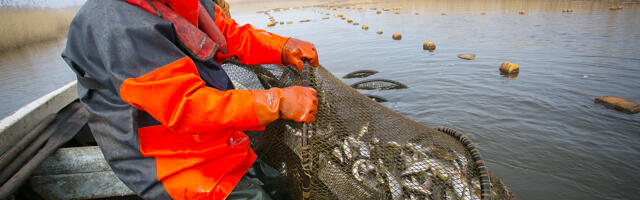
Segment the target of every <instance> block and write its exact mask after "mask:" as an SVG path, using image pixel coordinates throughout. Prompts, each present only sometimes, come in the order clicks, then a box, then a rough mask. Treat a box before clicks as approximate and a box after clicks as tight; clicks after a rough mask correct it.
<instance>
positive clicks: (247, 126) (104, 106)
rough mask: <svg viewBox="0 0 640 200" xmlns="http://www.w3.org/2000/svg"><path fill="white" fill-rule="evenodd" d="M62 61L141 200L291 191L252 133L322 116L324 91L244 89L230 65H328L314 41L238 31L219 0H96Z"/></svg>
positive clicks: (79, 19)
mask: <svg viewBox="0 0 640 200" xmlns="http://www.w3.org/2000/svg"><path fill="white" fill-rule="evenodd" d="M62 57H63V58H64V60H65V61H66V62H67V63H68V65H69V66H70V67H71V68H72V70H73V71H74V72H75V73H76V74H77V78H78V83H79V84H78V95H79V99H80V101H81V102H82V103H83V104H84V105H85V107H86V109H87V111H88V112H89V127H90V128H91V131H92V132H93V135H94V137H95V139H96V142H97V143H98V145H99V146H100V149H101V150H102V153H103V154H104V157H105V158H106V160H107V162H108V163H109V165H110V166H111V169H112V170H113V171H114V172H115V174H116V175H117V176H118V178H120V180H122V182H124V183H125V185H127V186H128V187H129V188H130V189H131V190H132V191H134V192H135V193H136V194H137V195H138V196H140V197H142V198H144V199H225V198H229V199H234V198H245V199H269V198H270V197H272V198H274V199H280V198H286V196H288V194H286V188H287V187H286V186H283V182H282V178H281V176H280V177H278V176H272V175H273V174H274V173H275V174H277V173H278V172H277V170H275V169H273V168H271V167H268V166H266V165H264V164H263V163H262V162H259V160H256V154H255V153H254V152H253V150H252V149H251V148H250V146H249V138H248V137H247V135H245V133H244V132H243V131H249V130H263V129H264V128H265V126H266V125H267V124H269V123H271V122H273V121H274V120H276V119H279V118H281V119H288V120H293V121H297V122H306V123H309V122H312V121H314V120H315V114H316V107H317V99H316V91H315V90H313V89H311V88H305V87H298V86H293V87H287V88H271V89H268V90H248V91H247V90H235V89H234V86H233V84H232V83H231V81H230V79H229V77H228V76H227V74H226V72H225V71H224V70H223V68H222V67H221V65H220V63H221V62H223V61H225V60H227V59H229V58H232V57H235V58H236V59H237V60H238V61H239V62H241V63H244V64H247V65H254V64H281V65H283V66H289V65H293V66H295V67H296V68H298V70H300V69H301V68H302V66H303V61H305V60H306V61H309V62H310V63H311V65H312V66H317V65H318V54H317V52H316V49H315V47H314V45H313V44H311V43H309V42H305V41H301V40H298V39H294V38H288V37H283V36H279V35H276V34H273V33H270V32H267V31H264V30H259V29H256V28H254V27H252V26H251V25H242V26H240V25H238V24H237V23H236V22H235V21H234V20H233V19H231V18H229V17H227V16H226V15H225V14H224V12H223V11H222V10H221V8H220V7H219V6H217V5H216V2H214V0H199V1H198V0H126V1H117V0H89V1H87V2H86V3H85V5H84V6H83V7H82V8H81V9H80V10H79V11H78V13H77V15H76V17H75V18H74V19H73V21H72V23H71V27H70V28H69V35H68V40H67V46H66V49H65V50H64V52H63V53H62ZM265 174H266V175H265ZM270 174H271V175H270ZM267 175H268V176H269V177H271V179H266V178H265V176H267ZM274 183H276V184H275V185H274ZM260 186H262V187H260Z"/></svg>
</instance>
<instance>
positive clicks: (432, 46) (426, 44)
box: [422, 41, 436, 51]
mask: <svg viewBox="0 0 640 200" xmlns="http://www.w3.org/2000/svg"><path fill="white" fill-rule="evenodd" d="M422 49H424V50H429V51H433V50H436V43H433V42H430V41H426V42H424V43H422Z"/></svg>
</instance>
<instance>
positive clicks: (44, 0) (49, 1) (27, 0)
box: [0, 0, 86, 8]
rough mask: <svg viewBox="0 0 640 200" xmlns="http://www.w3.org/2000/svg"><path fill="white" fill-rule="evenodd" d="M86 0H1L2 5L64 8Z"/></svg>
mask: <svg viewBox="0 0 640 200" xmlns="http://www.w3.org/2000/svg"><path fill="white" fill-rule="evenodd" d="M85 1H86V0H0V6H10V7H46V8H64V7H73V6H81V5H82V4H83V3H84V2H85Z"/></svg>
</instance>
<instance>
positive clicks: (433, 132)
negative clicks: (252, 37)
mask: <svg viewBox="0 0 640 200" xmlns="http://www.w3.org/2000/svg"><path fill="white" fill-rule="evenodd" d="M222 66H223V68H224V69H225V71H226V72H227V74H228V75H229V77H230V78H231V79H232V80H233V83H234V85H236V88H243V89H268V88H270V87H287V86H293V85H301V76H300V74H299V73H298V71H297V70H296V69H294V68H291V67H288V68H285V67H282V66H278V65H258V66H247V65H243V64H240V63H238V62H236V61H228V62H226V63H224V64H223V65H222ZM309 79H310V86H311V87H313V88H314V89H316V91H317V95H318V112H317V115H316V121H314V122H313V123H312V124H311V125H310V129H309V133H310V136H309V137H308V141H309V144H308V145H309V147H308V148H307V149H309V150H310V151H311V152H310V156H311V158H312V159H311V162H310V163H309V166H307V167H308V168H309V170H310V171H309V172H308V173H310V175H311V177H312V179H311V186H310V188H309V189H310V199H392V200H396V199H469V200H473V199H516V197H515V195H514V194H513V193H512V192H511V190H510V189H509V187H507V186H506V185H505V184H504V183H502V181H501V180H500V179H499V178H498V177H496V176H495V175H494V174H493V173H491V171H490V170H489V169H488V168H487V167H486V165H485V164H484V160H482V157H481V156H480V153H479V151H478V149H477V148H476V147H475V146H473V144H472V143H471V140H470V139H469V138H468V137H466V136H465V135H464V134H462V133H461V132H459V131H456V130H453V129H450V128H445V127H440V128H437V129H434V128H431V127H427V126H425V125H423V124H420V123H417V122H415V121H413V120H411V119H409V118H407V117H405V116H402V115H400V114H398V113H396V112H395V111H393V110H390V109H389V108H387V107H384V106H382V105H381V104H379V103H376V102H375V101H372V100H371V99H370V98H369V97H367V96H365V95H362V94H361V93H359V92H358V91H356V90H354V89H353V88H351V87H350V86H348V85H346V84H345V83H343V82H342V81H340V80H339V79H338V78H336V77H335V76H333V75H332V74H331V73H330V72H328V71H327V70H326V69H325V68H323V67H322V66H319V67H317V68H313V69H311V70H310V73H309ZM250 137H251V146H252V148H253V149H254V151H255V152H256V153H257V154H258V156H259V157H260V159H262V160H263V161H265V162H266V163H268V164H269V165H271V166H272V167H274V168H276V169H278V170H279V172H280V173H281V174H282V176H283V177H284V178H285V180H286V182H287V183H288V184H287V187H288V189H289V191H290V192H291V198H292V199H302V193H303V189H304V188H302V186H303V184H302V183H303V181H305V175H304V172H303V170H302V167H303V166H302V163H301V142H300V141H301V137H302V124H301V123H296V122H292V121H289V120H276V121H275V122H273V123H271V124H269V125H268V126H267V128H266V129H265V131H264V133H262V134H252V135H250ZM307 181H308V180H307Z"/></svg>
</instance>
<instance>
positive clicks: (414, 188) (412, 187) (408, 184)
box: [404, 180, 431, 195]
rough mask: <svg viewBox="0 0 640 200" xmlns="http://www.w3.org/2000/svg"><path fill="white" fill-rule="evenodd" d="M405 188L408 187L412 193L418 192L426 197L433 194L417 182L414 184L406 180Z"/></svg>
mask: <svg viewBox="0 0 640 200" xmlns="http://www.w3.org/2000/svg"><path fill="white" fill-rule="evenodd" d="M404 187H406V188H407V189H409V190H410V191H414V192H418V193H420V194H424V195H430V194H431V191H429V189H428V188H425V187H423V186H421V185H420V184H418V183H416V182H413V181H409V180H404Z"/></svg>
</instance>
